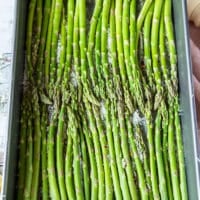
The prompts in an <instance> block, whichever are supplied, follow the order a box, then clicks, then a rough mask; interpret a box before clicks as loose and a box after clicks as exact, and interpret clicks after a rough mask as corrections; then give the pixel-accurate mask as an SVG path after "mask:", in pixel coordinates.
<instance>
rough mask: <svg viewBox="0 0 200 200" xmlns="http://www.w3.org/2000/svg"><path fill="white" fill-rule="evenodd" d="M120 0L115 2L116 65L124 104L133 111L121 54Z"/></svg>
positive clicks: (122, 54)
mask: <svg viewBox="0 0 200 200" xmlns="http://www.w3.org/2000/svg"><path fill="white" fill-rule="evenodd" d="M121 13H122V0H116V3H115V21H116V39H117V53H118V64H119V69H120V76H121V80H122V85H123V93H124V98H125V103H126V105H127V106H128V108H129V110H130V111H132V110H133V103H132V100H131V98H130V91H129V89H128V88H129V85H128V82H127V71H126V66H125V62H124V53H123V40H122V15H121Z"/></svg>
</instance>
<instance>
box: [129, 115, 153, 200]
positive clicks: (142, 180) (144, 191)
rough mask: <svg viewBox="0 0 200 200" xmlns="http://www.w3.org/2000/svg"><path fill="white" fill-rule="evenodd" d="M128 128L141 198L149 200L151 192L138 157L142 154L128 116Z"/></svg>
mask: <svg viewBox="0 0 200 200" xmlns="http://www.w3.org/2000/svg"><path fill="white" fill-rule="evenodd" d="M126 126H127V131H128V139H129V144H130V149H131V151H132V152H133V160H134V162H135V165H136V170H137V177H138V185H139V191H140V196H141V199H142V200H145V199H149V191H148V188H147V185H146V177H145V173H144V169H143V166H142V162H141V160H140V158H139V155H138V154H139V153H140V152H139V153H138V150H137V146H136V143H135V139H134V136H133V134H134V133H133V128H132V125H131V123H130V119H129V118H128V116H126Z"/></svg>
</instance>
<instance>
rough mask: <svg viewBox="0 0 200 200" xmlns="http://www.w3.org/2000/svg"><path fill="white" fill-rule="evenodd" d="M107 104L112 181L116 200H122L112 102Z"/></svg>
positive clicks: (107, 129)
mask: <svg viewBox="0 0 200 200" xmlns="http://www.w3.org/2000/svg"><path fill="white" fill-rule="evenodd" d="M105 104H106V115H105V118H106V119H105V121H106V135H107V141H108V149H109V155H110V167H111V173H112V180H113V187H114V192H115V198H116V199H123V198H122V191H121V187H120V182H119V174H118V171H117V164H116V157H115V149H114V141H113V135H112V126H111V115H110V106H109V105H110V101H109V100H107V101H106V103H105ZM103 135H104V133H103ZM101 138H102V137H101ZM101 140H102V139H101Z"/></svg>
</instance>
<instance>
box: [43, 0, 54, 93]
mask: <svg viewBox="0 0 200 200" xmlns="http://www.w3.org/2000/svg"><path fill="white" fill-rule="evenodd" d="M55 4H56V0H52V3H51V13H50V18H49V24H48V31H47V39H46V46H45V60H44V74H45V89H46V90H48V89H49V78H50V77H49V72H50V69H49V67H50V62H51V41H52V33H53V18H54V12H55V10H54V9H55Z"/></svg>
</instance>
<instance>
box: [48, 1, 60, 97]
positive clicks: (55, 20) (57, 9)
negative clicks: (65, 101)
mask: <svg viewBox="0 0 200 200" xmlns="http://www.w3.org/2000/svg"><path fill="white" fill-rule="evenodd" d="M55 1H56V2H55V7H54V16H53V28H52V38H51V61H50V72H49V73H50V74H49V78H50V80H49V86H50V88H49V89H50V97H52V95H53V90H54V89H53V88H54V84H55V82H56V76H55V75H56V67H57V63H56V58H57V56H56V54H57V47H58V35H59V33H60V24H61V19H62V17H61V16H62V9H63V1H62V0H55Z"/></svg>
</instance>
